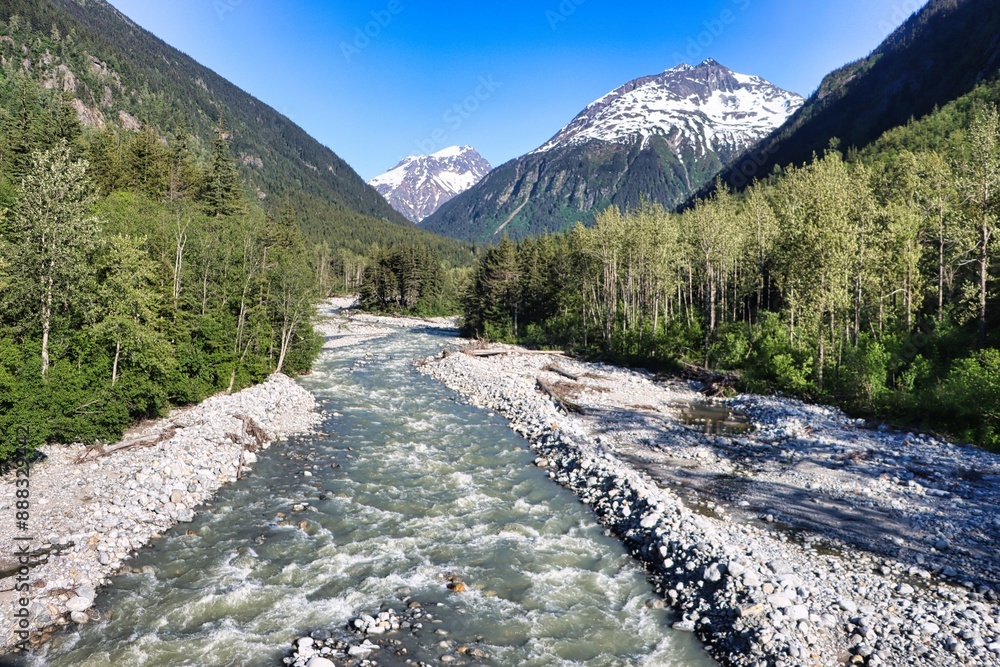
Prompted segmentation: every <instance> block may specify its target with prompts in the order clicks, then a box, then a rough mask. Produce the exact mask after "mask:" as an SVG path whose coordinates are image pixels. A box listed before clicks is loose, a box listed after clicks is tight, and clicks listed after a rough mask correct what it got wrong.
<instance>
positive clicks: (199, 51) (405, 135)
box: [110, 0, 922, 180]
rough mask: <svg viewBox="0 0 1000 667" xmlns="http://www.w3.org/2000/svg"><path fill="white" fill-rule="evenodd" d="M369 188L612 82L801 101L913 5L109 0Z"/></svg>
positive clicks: (554, 126) (571, 112)
mask: <svg viewBox="0 0 1000 667" xmlns="http://www.w3.org/2000/svg"><path fill="white" fill-rule="evenodd" d="M110 2H111V3H112V4H113V5H115V6H116V7H117V8H118V9H119V10H120V11H122V12H123V13H124V14H126V15H127V16H129V17H130V18H131V19H132V20H134V21H135V22H136V23H138V24H139V25H141V26H143V27H144V28H146V29H147V30H149V31H151V32H153V33H154V34H156V35H157V36H158V37H160V38H162V39H163V40H164V41H166V42H168V43H169V44H171V45H172V46H174V47H176V48H178V49H180V50H181V51H183V52H185V53H187V54H188V55H190V56H192V57H193V58H194V59H195V60H198V61H199V62H201V63H202V64H204V65H206V66H208V67H210V68H211V69H213V70H215V71H216V72H218V73H219V74H221V75H222V76H224V77H226V78H227V79H229V80H230V81H232V82H233V83H235V84H236V85H238V86H240V87H241V88H243V89H244V90H246V91H248V92H249V93H251V94H253V95H254V96H255V97H257V98H259V99H261V100H263V101H264V102H266V103H268V104H270V105H271V106H273V107H274V108H276V109H278V110H279V111H281V112H282V113H284V114H285V115H286V116H288V117H289V118H291V119H292V120H293V121H295V122H296V123H298V124H299V125H300V126H302V127H303V128H304V129H305V130H306V131H307V132H309V133H310V134H312V135H313V136H314V137H316V138H317V139H318V140H320V141H321V142H322V143H324V144H326V145H327V146H329V147H330V148H332V149H333V150H334V151H335V152H336V153H337V154H338V155H340V156H341V157H342V158H344V159H345V160H347V162H348V163H349V164H350V165H351V166H352V167H354V168H355V170H357V171H358V173H360V174H361V176H362V177H364V178H365V179H366V180H367V179H370V178H372V177H374V176H376V175H378V174H379V173H381V172H383V171H386V170H388V169H389V168H391V167H393V166H394V165H395V164H396V163H398V162H399V161H400V160H401V159H402V158H404V157H406V156H407V155H415V154H421V153H427V152H434V151H436V150H440V149H441V148H445V147H446V146H449V145H453V144H460V145H464V144H470V145H472V146H474V147H475V148H476V149H477V150H479V152H480V153H482V154H483V156H484V157H485V158H486V159H487V160H489V161H490V162H491V163H492V164H493V165H494V166H498V165H500V164H502V163H503V162H506V161H507V160H510V159H512V158H515V157H517V156H519V155H522V154H523V153H526V152H528V151H531V150H533V149H535V148H537V147H538V146H540V145H542V144H543V143H545V142H546V141H547V140H548V139H549V138H550V137H552V136H553V135H554V134H555V133H556V132H557V131H559V129H560V128H561V127H562V126H563V125H565V124H566V123H568V122H569V121H570V120H572V118H573V117H574V116H575V115H576V114H577V113H579V112H580V111H581V110H582V109H583V108H584V107H585V106H586V105H587V104H589V103H590V102H592V101H593V100H595V99H597V98H598V97H600V96H601V95H603V94H604V93H606V92H608V91H610V90H612V89H614V88H616V87H618V86H620V85H621V84H623V83H625V82H627V81H629V80H631V79H634V78H637V77H639V76H644V75H647V74H655V73H658V72H661V71H663V70H665V69H668V68H670V67H673V66H674V65H677V64H678V63H680V62H682V61H685V62H689V63H690V64H692V65H694V64H697V63H699V62H701V61H702V60H704V59H705V58H708V57H712V58H715V59H716V60H718V61H719V62H721V63H722V64H723V65H726V66H727V67H729V68H731V69H733V70H736V71H738V72H742V73H745V74H755V75H758V76H762V77H764V78H765V79H768V80H769V81H771V82H772V83H775V84H777V85H778V86H781V87H782V88H785V89H786V90H791V91H794V92H797V93H799V94H801V95H809V94H810V93H812V92H813V91H814V90H815V89H816V87H817V86H818V85H819V82H820V81H821V79H822V78H823V76H824V75H825V74H826V73H828V72H829V71H830V70H832V69H835V68H837V67H839V66H841V65H843V64H845V63H847V62H850V61H852V60H855V59H857V58H860V57H862V56H865V55H867V54H868V53H869V52H871V51H872V50H873V49H874V48H875V47H876V46H878V44H879V43H880V42H881V41H882V40H883V39H884V38H885V37H886V36H887V35H888V34H889V32H891V31H892V30H893V29H894V28H895V27H896V26H898V25H899V24H901V23H902V22H903V21H904V20H905V19H906V18H907V17H908V16H909V15H910V14H911V13H912V12H913V11H915V10H916V9H918V8H919V6H920V4H922V0H830V1H827V2H813V1H812V0H697V1H693V0H683V1H682V0H642V1H639V2H628V1H627V0H626V1H622V0H492V1H491V0H486V1H485V2H484V1H482V0H480V1H478V2H477V1H474V0H471V1H470V0H352V1H351V2H344V1H340V0H110Z"/></svg>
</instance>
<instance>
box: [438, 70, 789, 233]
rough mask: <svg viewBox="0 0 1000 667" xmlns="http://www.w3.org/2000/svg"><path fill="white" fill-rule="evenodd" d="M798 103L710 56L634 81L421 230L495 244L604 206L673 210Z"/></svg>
mask: <svg viewBox="0 0 1000 667" xmlns="http://www.w3.org/2000/svg"><path fill="white" fill-rule="evenodd" d="M801 103H802V98H801V97H799V96H798V95H796V94H794V93H789V92H787V91H784V90H781V89H780V88H778V87H777V86H775V85H773V84H771V83H769V82H767V81H765V80H764V79H761V78H760V77H756V76H749V75H745V74H740V73H738V72H734V71H732V70H730V69H729V68H727V67H724V66H723V65H720V64H719V63H717V62H716V61H714V60H711V59H709V60H706V61H704V62H703V63H701V64H699V65H697V66H691V65H687V64H681V65H678V66H677V67H673V68H671V69H669V70H667V71H665V72H662V73H660V74H656V75H652V76H645V77H640V78H638V79H635V80H633V81H630V82H628V83H626V84H625V85H623V86H620V87H619V88H616V89H615V90H613V91H611V92H609V93H608V94H606V95H604V96H603V97H601V98H600V99H598V100H595V101H594V102H592V103H591V104H589V105H588V106H587V107H586V108H585V109H584V110H583V111H581V112H580V113H579V114H578V115H577V116H576V118H574V119H573V120H572V121H571V122H570V123H569V124H567V125H566V126H565V127H564V128H563V129H562V130H561V131H560V132H559V133H557V134H556V135H555V136H554V137H553V138H552V139H551V140H550V141H548V142H547V143H546V144H545V145H544V146H541V147H540V148H538V149H537V150H535V151H532V152H531V153H528V154H527V155H524V156H522V157H520V158H517V159H515V160H511V161H509V162H507V163H506V164H504V165H502V166H500V167H498V168H497V169H495V170H493V171H492V172H491V173H490V174H488V175H487V176H486V178H484V179H483V180H482V181H480V182H479V183H478V184H477V185H475V186H474V187H472V188H470V189H469V190H467V191H466V192H464V193H462V194H460V195H458V196H457V197H455V198H454V199H452V200H451V201H449V202H448V203H446V204H445V205H444V206H442V207H441V208H440V209H439V210H438V211H437V212H436V213H435V214H434V215H432V216H430V217H429V218H427V220H425V221H424V223H423V226H424V227H425V228H426V229H428V230H431V231H435V232H439V233H442V234H448V235H449V236H454V237H456V238H460V239H467V240H483V241H490V240H492V241H497V240H499V239H500V238H501V236H502V235H504V234H507V235H509V236H511V237H512V238H523V237H525V236H532V235H537V234H541V233H543V232H556V231H560V230H563V229H568V228H570V227H572V226H573V225H574V224H576V223H577V222H581V221H582V222H584V223H590V222H593V220H594V216H595V215H596V214H597V213H599V212H600V211H602V210H604V209H605V208H607V207H608V206H616V207H618V208H620V209H622V210H627V209H630V208H634V207H636V206H638V205H639V204H640V203H641V202H642V201H652V202H657V203H659V204H663V205H664V206H667V207H674V206H677V205H678V204H681V203H683V202H684V201H685V200H686V199H687V198H688V197H689V196H690V195H691V194H692V193H693V192H696V191H698V190H699V189H700V188H701V187H702V186H704V185H705V184H706V183H708V182H710V181H711V179H712V178H713V177H714V176H715V175H716V174H717V173H718V172H719V171H720V170H721V169H722V168H723V167H724V166H725V165H727V164H729V162H730V161H731V160H733V159H735V158H736V157H738V156H739V155H740V154H741V153H743V152H744V151H745V150H747V149H748V148H749V147H751V146H753V145H755V144H756V143H757V142H758V141H759V140H760V139H762V138H764V137H766V136H768V134H770V132H771V131H772V130H774V129H775V128H777V127H779V126H780V125H781V124H783V123H784V122H785V120H786V119H787V118H788V117H789V116H790V115H791V114H792V113H793V112H794V111H795V110H796V109H797V108H798V107H799V105H800V104H801Z"/></svg>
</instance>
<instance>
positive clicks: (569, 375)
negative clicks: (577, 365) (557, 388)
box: [542, 365, 580, 382]
mask: <svg viewBox="0 0 1000 667" xmlns="http://www.w3.org/2000/svg"><path fill="white" fill-rule="evenodd" d="M542 370H543V371H548V372H550V373H555V374H556V375H561V376H563V377H564V378H567V379H569V380H572V381H573V382H579V380H580V376H579V375H574V374H573V373H570V372H569V371H567V370H563V369H562V368H559V367H558V366H553V365H549V366H546V367H545V368H543V369H542Z"/></svg>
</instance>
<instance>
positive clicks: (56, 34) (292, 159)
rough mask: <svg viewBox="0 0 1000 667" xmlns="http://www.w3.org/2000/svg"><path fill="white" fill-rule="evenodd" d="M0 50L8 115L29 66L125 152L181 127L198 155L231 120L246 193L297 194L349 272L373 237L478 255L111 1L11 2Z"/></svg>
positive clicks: (269, 201)
mask: <svg viewBox="0 0 1000 667" xmlns="http://www.w3.org/2000/svg"><path fill="white" fill-rule="evenodd" d="M0 58H2V60H0V63H2V68H3V73H4V76H3V79H2V80H0V105H2V107H3V109H5V110H7V112H8V114H9V113H10V110H11V109H12V107H13V105H15V104H16V97H17V91H16V89H14V87H13V82H14V80H15V79H16V75H17V74H18V73H27V74H28V75H29V76H30V77H31V78H32V79H34V80H35V81H37V82H40V83H42V84H43V85H44V86H45V87H46V88H48V89H50V90H55V91H60V92H62V93H63V94H64V95H65V96H66V97H67V99H68V100H69V101H70V103H71V104H72V105H73V108H74V109H75V111H76V113H77V116H78V117H79V118H80V119H81V121H82V122H83V123H84V125H85V126H86V128H87V129H88V130H89V131H94V132H99V133H101V134H102V135H104V138H103V141H104V142H105V147H106V149H107V152H108V153H118V154H121V153H122V152H123V151H124V149H123V147H122V146H123V144H125V143H128V142H129V141H132V140H133V139H135V138H136V135H142V134H143V133H145V132H149V133H150V135H149V136H148V137H147V138H148V139H149V140H156V141H159V142H161V143H163V142H165V141H167V140H168V139H170V138H172V137H175V136H177V135H184V136H185V137H187V141H188V142H189V145H188V149H189V150H190V151H191V153H192V155H193V156H195V157H196V158H198V159H201V160H205V159H208V158H209V157H210V155H211V153H212V147H213V142H214V139H215V136H216V130H217V129H218V128H220V127H221V128H224V129H225V130H226V131H227V133H228V135H229V142H230V145H231V149H232V154H233V157H234V159H235V167H236V169H237V171H238V174H239V178H240V181H241V183H242V185H243V187H244V188H245V189H246V191H247V194H248V198H250V199H253V200H257V202H258V203H259V205H260V206H262V207H264V208H277V207H280V206H282V205H284V203H286V202H290V203H291V204H292V205H294V207H295V209H296V212H297V216H296V217H297V221H298V223H299V224H300V225H301V226H302V229H303V231H304V232H305V233H306V235H307V237H308V238H309V239H310V240H311V241H313V242H315V243H320V244H322V243H325V244H327V245H328V246H329V249H330V250H329V251H330V253H331V256H333V257H335V258H337V260H338V266H337V267H336V271H335V272H336V273H338V274H341V273H344V272H347V273H350V272H351V271H352V270H353V266H351V265H353V264H355V263H357V261H358V257H359V256H363V255H365V254H367V253H368V251H369V249H370V247H371V246H372V245H373V244H376V243H396V242H410V243H419V244H426V245H428V246H430V247H432V248H434V249H435V251H436V252H438V253H439V254H440V255H441V256H442V257H444V258H445V259H446V260H448V261H450V262H452V263H454V264H461V263H467V262H469V261H471V252H470V250H469V248H468V247H466V246H463V245H462V244H459V243H456V242H454V241H452V240H450V239H443V238H441V237H437V236H435V235H432V234H428V233H426V232H424V231H423V230H420V229H417V228H415V227H414V225H412V224H411V223H409V222H408V221H407V220H405V219H404V218H403V217H402V216H401V215H400V214H398V213H397V212H396V211H395V210H393V209H392V207H391V206H389V205H388V204H387V203H386V201H385V200H384V199H383V198H382V197H381V196H380V195H379V194H378V193H377V192H376V191H375V190H374V189H373V188H371V187H370V186H368V185H367V184H366V183H365V182H364V181H363V180H362V179H361V177H360V176H358V175H357V174H356V173H355V172H354V171H353V170H352V169H351V168H350V166H348V165H347V164H346V163H345V162H344V161H343V160H341V159H340V158H339V157H338V156H337V155H336V154H334V153H333V151H331V150H330V149H328V148H326V147H325V146H323V145H321V144H320V143H319V142H317V141H316V140H315V139H313V138H312V137H310V136H309V135H308V134H306V132H305V131H303V130H302V129H301V128H299V127H298V126H296V125H295V124H294V123H292V122H291V121H290V120H288V119H287V118H285V117H284V116H282V115H281V114H279V113H278V112H277V111H275V110H274V109H272V108H271V107H269V106H268V105H266V104H264V103H263V102H261V101H259V100H257V99H255V98H253V97H252V96H250V95H249V94H247V93H245V92H244V91H242V90H240V89H239V88H238V87H236V86H235V85H233V84H232V83H230V82H228V81H226V80H225V79H223V78H222V77H220V76H219V75H217V74H215V73H214V72H212V71H211V70H209V69H208V68H206V67H204V66H202V65H200V64H198V63H197V62H195V61H194V60H192V59H191V58H190V57H188V56H186V55H184V54H183V53H181V52H179V51H177V50H176V49H174V48H173V47H171V46H169V45H167V44H165V43H164V42H162V41H161V40H160V39H158V38H157V37H155V36H154V35H152V34H150V33H149V32H147V31H145V30H143V29H142V28H141V27H139V26H137V25H136V24H135V23H133V22H132V21H130V20H129V19H128V18H127V17H125V16H124V15H122V14H121V13H120V12H118V11H117V10H116V9H115V8H114V7H112V6H111V5H109V4H108V3H107V2H105V1H104V0H88V1H87V2H77V1H76V0H10V1H8V2H4V3H3V6H2V7H0ZM123 166H130V165H123ZM14 185H16V183H8V184H7V190H8V191H9V190H10V189H11V188H12V187H14ZM343 264H348V266H346V267H344V266H342V265H343Z"/></svg>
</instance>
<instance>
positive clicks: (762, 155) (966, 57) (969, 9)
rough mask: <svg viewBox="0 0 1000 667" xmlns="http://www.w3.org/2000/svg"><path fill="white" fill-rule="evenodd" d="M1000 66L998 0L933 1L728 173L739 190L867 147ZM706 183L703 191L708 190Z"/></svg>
mask: <svg viewBox="0 0 1000 667" xmlns="http://www.w3.org/2000/svg"><path fill="white" fill-rule="evenodd" d="M998 69H1000V12H997V10H996V3H995V2H993V0H930V1H929V2H928V3H927V4H926V5H924V7H923V8H921V9H920V10H919V11H917V12H915V13H914V14H913V15H911V16H910V18H909V19H907V21H906V22H904V23H903V24H902V25H901V26H899V27H898V28H897V29H896V30H895V31H894V32H893V33H892V34H890V35H889V37H887V38H886V39H885V40H884V41H883V42H882V44H880V45H879V46H878V47H877V48H876V49H875V50H874V51H872V53H871V54H869V55H868V56H866V57H865V58H860V59H858V60H856V61H854V62H851V63H848V64H846V65H844V66H843V67H840V68H838V69H836V70H834V71H833V72H831V73H830V74H828V75H827V76H826V77H824V79H823V81H822V83H821V84H820V86H819V87H818V88H817V90H816V92H814V93H813V94H812V95H811V96H810V98H809V99H808V100H807V101H806V103H805V104H804V105H803V106H802V108H801V109H799V110H798V111H797V112H796V114H795V115H794V116H793V117H792V118H790V119H789V121H788V123H787V124H786V125H785V126H783V127H781V128H778V129H777V130H776V131H775V132H774V133H773V134H772V135H771V136H770V137H768V138H766V139H765V140H764V141H762V142H761V144H760V145H759V146H757V147H755V148H754V149H752V150H750V151H748V152H747V153H746V154H745V155H744V156H742V157H741V158H740V159H739V160H737V161H735V162H734V163H733V165H731V166H730V167H729V168H727V169H726V171H725V172H724V173H723V174H722V178H723V180H724V182H726V183H727V184H728V185H730V186H732V187H736V188H742V187H744V186H746V185H748V184H749V183H750V182H751V181H752V180H754V179H761V178H765V177H767V176H768V175H769V174H771V172H772V171H773V170H774V169H775V168H776V167H785V166H788V165H798V164H802V163H804V162H806V161H808V160H809V159H810V158H811V157H812V155H813V153H819V152H822V151H823V150H825V149H826V148H828V147H829V145H830V141H831V140H832V139H834V138H836V139H838V140H839V141H840V146H841V147H842V148H843V149H850V148H863V147H864V146H866V145H868V144H870V143H871V142H873V141H875V140H877V139H878V138H879V137H880V136H881V135H882V134H883V133H884V132H886V131H888V130H890V129H892V128H894V127H898V126H901V125H904V124H905V123H906V122H907V121H908V120H909V119H911V118H920V117H922V116H924V115H926V114H928V113H930V112H931V111H933V109H934V108H935V107H938V106H941V105H944V104H947V103H948V102H950V101H952V100H954V99H957V98H958V97H960V96H961V95H963V94H965V93H968V92H970V91H971V90H972V89H973V88H974V87H975V85H976V84H977V83H979V82H981V81H982V80H983V79H985V78H988V77H991V76H994V75H995V73H996V72H997V70H998ZM710 189H711V188H710V187H709V188H706V190H704V191H703V192H702V193H700V195H701V196H704V195H705V194H707V193H708V191H709V190H710Z"/></svg>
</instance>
